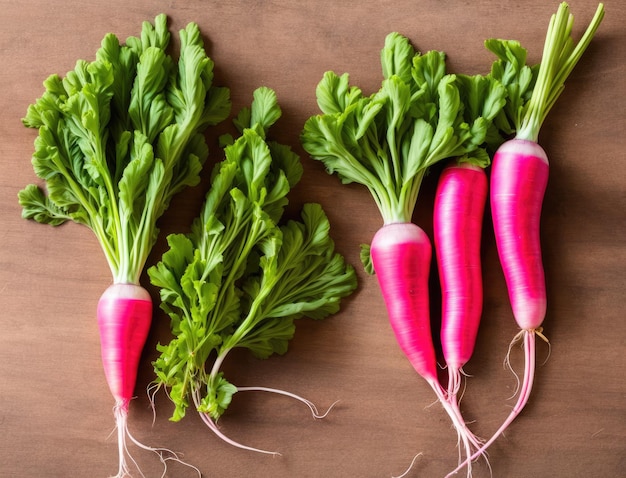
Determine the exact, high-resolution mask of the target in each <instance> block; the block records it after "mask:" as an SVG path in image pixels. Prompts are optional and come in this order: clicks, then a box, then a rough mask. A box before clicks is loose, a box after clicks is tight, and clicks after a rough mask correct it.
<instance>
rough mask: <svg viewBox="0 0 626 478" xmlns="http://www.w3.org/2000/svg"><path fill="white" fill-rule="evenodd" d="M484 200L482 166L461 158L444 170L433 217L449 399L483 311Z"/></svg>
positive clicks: (458, 378)
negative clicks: (462, 160) (481, 244)
mask: <svg viewBox="0 0 626 478" xmlns="http://www.w3.org/2000/svg"><path fill="white" fill-rule="evenodd" d="M486 199H487V176H486V174H485V171H484V169H483V168H481V167H478V166H474V165H472V164H470V163H467V162H462V163H459V164H456V163H455V164H452V165H450V166H447V167H446V168H445V169H444V170H443V171H442V173H441V176H440V178H439V183H438V185H437V193H436V196H435V208H434V216H433V221H434V239H435V249H436V251H437V266H438V270H439V278H440V282H441V291H442V314H441V317H442V324H441V345H442V349H443V355H444V358H445V360H446V364H447V367H448V377H449V385H448V393H449V394H450V395H451V397H450V398H453V397H455V396H456V394H457V392H458V390H459V387H460V383H461V380H460V377H461V369H462V367H463V365H465V364H466V363H467V362H468V360H469V359H470V357H471V356H472V353H473V351H474V345H475V343H476V335H477V333H478V326H479V324H480V317H481V314H482V305H483V288H482V277H481V274H482V269H481V261H480V243H481V242H480V241H481V235H482V224H483V212H484V209H485V201H486Z"/></svg>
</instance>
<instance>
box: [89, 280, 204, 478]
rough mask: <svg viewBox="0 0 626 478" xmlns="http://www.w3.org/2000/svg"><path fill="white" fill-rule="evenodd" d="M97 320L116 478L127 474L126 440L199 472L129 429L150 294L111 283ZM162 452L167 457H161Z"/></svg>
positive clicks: (147, 328)
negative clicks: (109, 402) (115, 453)
mask: <svg viewBox="0 0 626 478" xmlns="http://www.w3.org/2000/svg"><path fill="white" fill-rule="evenodd" d="M97 318H98V328H99V331H100V349H101V355H102V365H103V367H104V373H105V377H106V380H107V384H108V385H109V389H110V391H111V394H112V395H113V398H114V399H115V407H114V409H113V410H114V415H115V422H116V428H117V437H118V442H117V444H118V450H119V453H118V454H119V464H118V473H117V475H116V478H122V477H125V476H129V475H130V469H129V467H128V465H127V462H126V459H125V456H126V455H127V454H128V453H127V450H126V437H128V438H129V439H130V440H131V441H132V442H133V443H134V444H135V445H137V446H138V447H140V448H143V449H144V450H149V451H153V452H155V453H157V454H158V455H159V457H160V459H161V461H162V462H163V464H164V465H165V464H166V460H169V459H172V460H175V461H178V462H180V463H182V464H184V465H186V466H189V467H191V468H194V469H195V470H196V471H198V470H197V468H196V467H194V466H192V465H189V464H188V463H185V462H182V461H181V460H179V459H178V457H177V456H176V454H175V453H173V452H171V451H170V450H167V449H165V448H153V447H148V446H146V445H144V444H142V443H140V442H139V441H138V440H136V439H135V438H134V437H133V436H132V435H131V434H130V431H129V430H128V409H129V405H130V401H131V400H132V398H133V396H134V391H135V385H136V381H137V369H138V366H139V359H140V358H141V353H142V350H143V347H144V345H145V342H146V339H147V337H148V332H149V331H150V324H151V322H152V298H151V296H150V294H149V293H148V291H147V290H146V289H144V288H143V287H142V286H140V285H138V284H130V283H128V284H125V283H114V284H113V285H111V286H109V287H108V288H107V289H106V290H105V291H104V293H103V294H102V296H101V297H100V300H99V301H98V308H97ZM164 453H166V454H167V455H169V456H164ZM198 475H200V472H199V471H198Z"/></svg>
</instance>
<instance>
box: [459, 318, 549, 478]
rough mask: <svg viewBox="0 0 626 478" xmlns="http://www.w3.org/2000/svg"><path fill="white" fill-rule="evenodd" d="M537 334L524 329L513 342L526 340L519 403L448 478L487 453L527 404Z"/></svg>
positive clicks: (532, 373) (533, 366)
mask: <svg viewBox="0 0 626 478" xmlns="http://www.w3.org/2000/svg"><path fill="white" fill-rule="evenodd" d="M538 333H539V334H541V331H539V332H538ZM535 335H536V331H535V330H522V331H521V332H520V333H519V334H517V335H516V336H515V338H514V339H513V341H512V344H513V343H515V342H517V341H519V340H520V339H523V341H524V377H523V379H522V382H521V385H520V387H519V396H518V398H517V403H516V404H515V406H514V407H513V409H512V410H511V413H509V416H508V417H507V418H506V420H505V421H504V422H503V423H502V425H501V426H500V428H499V429H498V430H497V431H496V432H495V433H494V434H493V436H492V437H491V438H490V439H489V440H487V441H486V442H485V443H484V444H483V445H482V446H481V447H480V448H479V449H478V450H477V451H476V452H475V453H474V454H473V455H471V456H469V457H468V458H467V459H466V460H465V461H464V462H463V463H461V464H459V466H458V467H457V468H456V469H454V470H453V471H452V472H450V473H448V474H447V475H446V478H448V477H450V476H452V475H455V474H456V473H458V472H459V471H460V470H461V468H463V467H464V466H468V467H469V466H471V463H472V461H474V460H475V459H477V458H478V457H480V456H481V455H483V454H485V452H486V451H487V448H489V447H490V446H491V444H492V443H493V442H495V441H496V439H498V437H499V436H500V435H502V433H504V431H505V430H506V429H507V428H508V427H509V425H510V424H511V423H513V421H514V420H515V419H516V418H517V416H518V415H519V414H520V412H521V411H522V410H523V409H524V407H525V406H526V403H527V402H528V398H529V397H530V392H531V390H532V387H533V381H534V377H535ZM541 337H543V336H541Z"/></svg>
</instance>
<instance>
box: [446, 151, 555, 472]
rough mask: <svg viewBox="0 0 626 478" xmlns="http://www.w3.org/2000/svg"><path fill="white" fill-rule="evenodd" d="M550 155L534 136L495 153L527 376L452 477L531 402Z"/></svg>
mask: <svg viewBox="0 0 626 478" xmlns="http://www.w3.org/2000/svg"><path fill="white" fill-rule="evenodd" d="M548 173H549V167H548V158H547V155H546V153H545V151H544V150H543V148H541V146H540V145H539V144H537V143H535V142H533V141H529V140H524V139H512V140H510V141H507V142H506V143H504V144H503V145H502V146H501V147H500V148H499V149H498V151H497V152H496V154H495V156H494V158H493V165H492V171H491V194H490V198H491V213H492V217H493V226H494V232H495V238H496V246H497V249H498V256H499V258H500V263H501V264H502V270H503V273H504V278H505V281H506V284H507V288H508V292H509V298H510V301H511V307H512V310H513V315H514V317H515V321H516V322H517V324H518V325H519V327H520V328H521V329H522V330H521V331H520V332H519V333H518V334H517V335H516V336H515V338H514V339H513V342H512V343H515V342H518V341H519V340H523V344H524V359H525V366H524V377H523V379H522V382H521V385H520V390H519V396H518V399H517V403H516V404H515V406H514V407H513V409H512V410H511V412H510V413H509V415H508V417H507V418H506V419H505V421H504V422H503V423H502V425H501V426H500V428H499V429H498V430H497V431H496V432H495V433H494V434H493V436H492V437H491V438H490V439H489V440H488V441H487V442H485V443H484V444H483V445H482V447H480V449H478V450H477V451H476V452H475V453H474V454H473V455H472V456H471V457H470V458H468V459H467V460H466V461H465V462H464V463H462V464H461V465H459V466H458V467H457V468H456V469H455V470H454V471H452V472H451V473H450V474H448V475H447V476H452V475H454V474H455V473H456V472H458V471H459V470H460V469H461V467H462V466H464V465H468V464H469V463H471V461H472V460H474V459H476V458H478V457H479V456H480V455H481V454H483V453H484V452H485V451H486V450H487V448H488V447H489V446H490V445H491V444H492V443H493V442H494V441H495V440H496V439H497V438H498V437H499V436H500V435H501V434H502V433H503V432H504V431H505V430H506V429H507V428H508V426H509V425H510V424H511V423H512V422H513V421H514V420H515V418H516V417H517V416H518V415H519V414H520V412H521V411H522V410H523V409H524V407H525V406H526V403H527V402H528V398H529V396H530V393H531V390H532V386H533V380H534V373H535V338H536V335H539V336H540V337H542V338H544V337H543V335H542V329H541V324H542V323H543V320H544V318H545V313H546V290H545V278H544V271H543V264H542V260H541V245H540V237H539V226H540V216H541V206H542V203H543V197H544V193H545V189H546V186H547V183H548Z"/></svg>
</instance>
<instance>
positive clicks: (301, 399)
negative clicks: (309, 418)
mask: <svg viewBox="0 0 626 478" xmlns="http://www.w3.org/2000/svg"><path fill="white" fill-rule="evenodd" d="M237 391H238V392H269V393H277V394H278V395H285V396H286V397H290V398H294V399H296V400H298V401H299V402H302V403H304V404H305V405H306V406H307V407H309V410H311V414H312V415H313V418H326V416H327V415H328V414H329V413H330V411H331V410H332V409H333V408H334V407H335V405H337V404H338V403H339V400H336V401H334V402H333V403H332V404H331V405H330V407H328V409H327V410H326V411H325V412H324V413H320V412H319V411H318V410H317V407H316V406H315V404H314V403H313V402H312V401H311V400H308V399H306V398H304V397H301V396H300V395H296V394H295V393H291V392H287V391H285V390H280V389H277V388H268V387H237Z"/></svg>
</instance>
